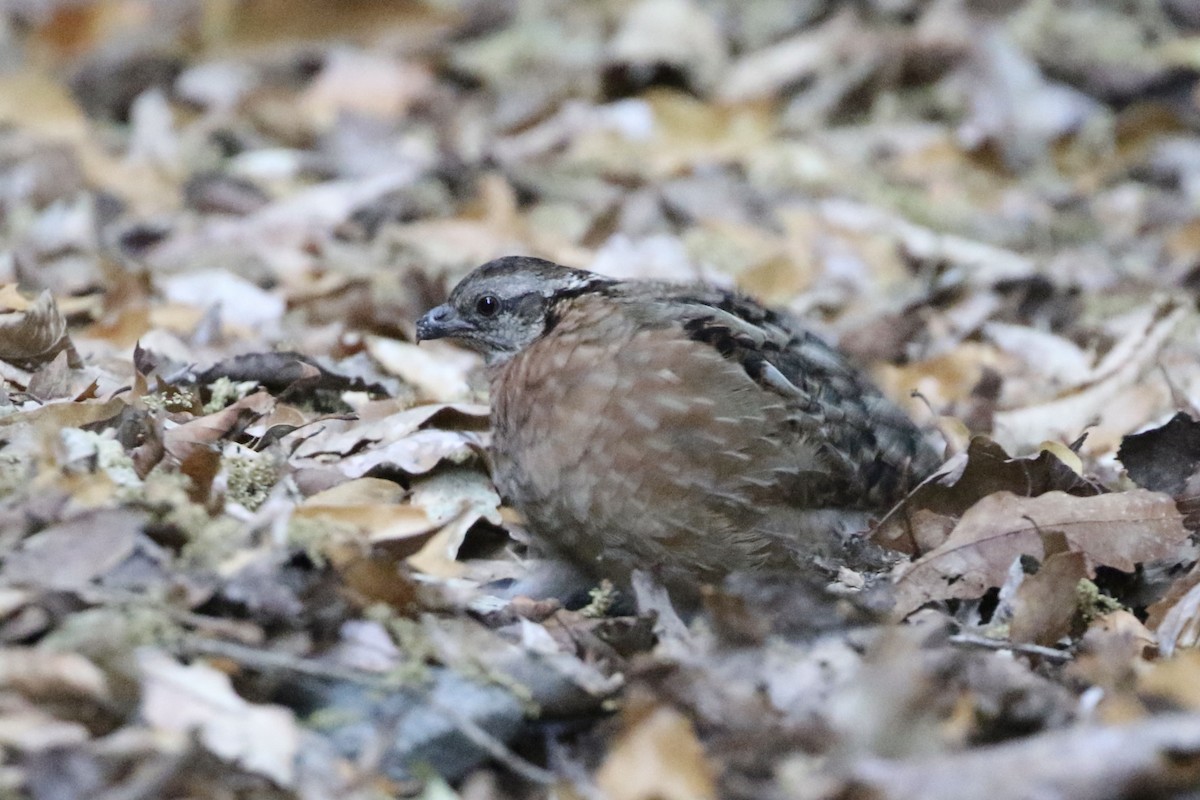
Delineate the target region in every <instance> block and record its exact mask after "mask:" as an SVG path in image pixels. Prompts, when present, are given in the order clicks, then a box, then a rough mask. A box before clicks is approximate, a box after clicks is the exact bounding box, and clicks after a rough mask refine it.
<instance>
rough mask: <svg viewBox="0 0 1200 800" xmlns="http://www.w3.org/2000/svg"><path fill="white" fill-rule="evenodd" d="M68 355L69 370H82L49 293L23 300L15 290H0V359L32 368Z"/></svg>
mask: <svg viewBox="0 0 1200 800" xmlns="http://www.w3.org/2000/svg"><path fill="white" fill-rule="evenodd" d="M63 350H67V351H68V358H69V362H70V366H72V367H79V366H82V362H80V360H79V356H78V355H75V353H74V348H72V347H71V340H70V337H69V336H68V335H67V321H66V319H64V318H63V315H62V313H61V312H60V311H59V310H58V306H57V305H56V304H55V302H54V297H53V296H51V294H50V292H49V291H48V290H47V291H44V292H42V293H41V294H40V295H38V296H37V298H36V299H35V300H32V301H31V300H27V299H25V298H24V297H23V296H22V295H21V294H20V293H19V292H18V291H17V287H16V286H13V285H11V284H10V285H7V286H5V287H3V288H0V359H3V360H4V361H11V362H13V363H14V364H17V365H20V366H23V367H26V368H33V367H35V366H37V365H39V364H44V363H46V362H48V361H51V360H52V359H53V358H54V357H55V356H56V355H58V354H59V353H60V352H62V351H63Z"/></svg>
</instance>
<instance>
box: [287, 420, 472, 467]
mask: <svg viewBox="0 0 1200 800" xmlns="http://www.w3.org/2000/svg"><path fill="white" fill-rule="evenodd" d="M487 414H488V408H487V406H481V405H470V404H454V405H445V404H435V405H428V406H419V407H417V408H411V409H407V410H404V411H400V412H398V413H391V414H386V415H385V416H383V417H382V418H378V419H368V418H369V417H370V416H372V414H371V412H370V410H368V409H364V410H363V412H362V413H361V416H362V417H363V418H364V421H361V422H358V421H337V420H330V421H328V422H322V423H321V424H322V425H324V426H325V430H323V431H321V432H320V433H317V434H315V435H311V436H308V435H307V431H308V429H305V430H301V431H297V432H296V433H294V434H292V435H291V436H289V437H288V439H285V440H284V447H285V448H286V447H287V446H288V443H289V441H299V442H300V443H299V444H297V445H295V450H294V451H293V454H292V459H291V461H292V464H293V466H295V467H297V468H299V467H303V466H309V465H311V464H313V463H316V464H320V465H326V464H330V463H332V464H333V466H335V467H336V468H337V469H339V470H341V471H342V473H343V474H344V475H347V476H349V477H352V478H358V477H361V476H363V475H365V474H367V473H368V472H370V471H371V470H372V469H374V468H375V467H377V466H380V465H384V464H386V465H391V466H395V467H398V468H399V469H402V470H404V471H405V472H407V473H409V474H410V475H421V474H424V473H426V472H429V471H430V470H431V469H433V468H434V467H436V466H437V465H438V464H439V463H440V462H441V461H443V460H462V459H466V458H469V457H470V456H471V455H472V454H473V453H475V452H477V451H478V450H479V449H481V448H482V446H483V445H484V443H485V441H486V440H485V439H484V437H483V434H482V432H480V431H479V429H480V428H481V427H483V426H485V425H486V419H487ZM442 424H453V425H454V427H456V428H458V427H467V428H470V430H466V431H461V430H438V429H436V428H433V427H427V426H433V425H442ZM306 462H308V463H306Z"/></svg>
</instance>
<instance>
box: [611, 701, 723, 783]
mask: <svg viewBox="0 0 1200 800" xmlns="http://www.w3.org/2000/svg"><path fill="white" fill-rule="evenodd" d="M596 783H597V784H598V785H599V787H600V789H601V791H603V792H604V795H605V796H606V797H608V798H611V800H710V799H715V798H716V797H717V787H716V773H715V770H714V768H713V766H712V765H711V764H710V763H709V762H708V759H707V758H706V757H705V755H704V748H703V747H702V746H701V744H700V741H699V739H697V738H696V732H695V730H694V729H693V728H692V724H691V722H689V721H688V719H687V718H686V717H684V716H683V715H682V714H680V713H679V712H678V711H675V710H674V709H671V708H667V707H665V706H660V707H657V708H654V709H652V710H650V711H649V712H648V713H646V714H645V715H644V716H642V717H641V718H640V719H638V720H635V721H634V722H633V724H631V725H630V726H629V727H627V728H626V730H624V731H623V732H622V733H621V735H620V737H619V738H618V739H617V742H616V744H615V745H614V746H613V748H612V749H611V750H610V751H609V752H608V756H607V757H606V758H605V759H604V763H603V764H602V765H601V766H600V769H599V771H598V772H597V773H596Z"/></svg>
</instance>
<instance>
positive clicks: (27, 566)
mask: <svg viewBox="0 0 1200 800" xmlns="http://www.w3.org/2000/svg"><path fill="white" fill-rule="evenodd" d="M146 520H147V516H146V514H145V513H144V512H141V511H138V510H135V509H131V508H108V509H100V510H98V511H93V512H90V513H86V514H82V515H80V516H78V517H75V518H74V519H71V520H68V521H66V522H61V523H59V524H58V525H53V526H51V527H49V528H47V529H46V530H44V531H41V532H40V533H36V534H34V535H33V536H30V537H29V538H28V539H26V540H25V541H24V542H22V543H21V546H20V547H19V548H18V549H17V550H16V551H14V552H12V553H10V554H8V556H7V557H6V558H5V562H4V568H3V570H0V580H3V582H4V583H6V584H8V585H10V586H33V587H38V588H42V589H58V590H62V591H78V590H80V589H83V588H85V587H87V586H88V585H89V584H90V583H91V582H92V581H93V580H95V579H96V578H99V577H101V576H102V575H105V574H107V573H108V572H109V571H111V570H113V569H115V568H116V567H117V566H118V565H119V564H121V562H123V561H124V560H125V559H127V558H128V557H129V556H130V555H132V554H133V551H134V546H135V544H136V540H137V536H138V534H139V533H140V532H141V530H142V527H143V526H144V525H145V524H146Z"/></svg>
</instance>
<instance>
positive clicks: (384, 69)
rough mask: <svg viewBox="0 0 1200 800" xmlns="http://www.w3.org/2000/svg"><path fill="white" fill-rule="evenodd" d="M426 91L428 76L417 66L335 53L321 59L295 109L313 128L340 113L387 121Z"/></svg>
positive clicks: (351, 52)
mask: <svg viewBox="0 0 1200 800" xmlns="http://www.w3.org/2000/svg"><path fill="white" fill-rule="evenodd" d="M432 88H433V79H432V76H431V75H430V73H429V70H428V68H427V67H425V66H423V65H420V64H410V63H405V62H402V61H399V60H397V59H396V58H389V57H387V56H384V55H379V54H373V53H370V52H364V51H362V50H352V49H349V48H338V49H335V50H333V51H332V52H331V53H329V55H328V56H326V58H325V62H324V64H323V66H322V68H321V72H320V73H319V74H318V75H317V77H316V79H315V80H313V82H312V83H311V84H310V85H309V87H308V89H307V91H305V93H304V94H303V95H302V96H301V98H300V105H301V108H302V110H303V111H304V112H305V114H306V116H307V117H308V118H309V119H311V120H312V123H313V124H314V126H316V127H318V128H326V127H329V126H331V125H333V124H334V122H336V121H337V119H338V116H339V115H340V114H345V113H352V114H362V115H366V116H370V117H377V118H379V119H386V120H391V119H398V118H400V117H403V116H404V114H405V113H406V112H407V110H408V108H409V106H410V105H412V104H413V103H414V102H415V101H417V100H419V99H420V98H421V97H422V96H424V95H426V94H428V93H429V91H430V90H431V89H432Z"/></svg>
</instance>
